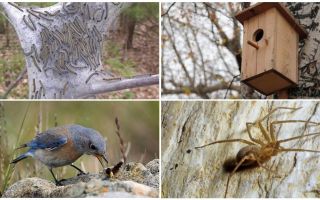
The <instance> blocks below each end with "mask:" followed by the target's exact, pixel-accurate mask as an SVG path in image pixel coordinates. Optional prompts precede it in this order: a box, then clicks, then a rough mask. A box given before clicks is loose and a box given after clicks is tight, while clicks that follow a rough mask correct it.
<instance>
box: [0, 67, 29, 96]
mask: <svg viewBox="0 0 320 200" xmlns="http://www.w3.org/2000/svg"><path fill="white" fill-rule="evenodd" d="M26 73H27V67H25V68H24V69H23V70H22V71H21V72H20V74H19V75H18V77H17V79H16V80H15V81H14V82H12V83H11V84H10V85H9V87H8V88H7V91H5V93H4V94H3V96H2V97H1V98H3V99H5V98H7V96H8V94H9V93H10V92H11V90H13V89H14V88H15V87H17V85H18V84H19V82H20V81H21V80H22V79H23V76H24V75H25V74H26Z"/></svg>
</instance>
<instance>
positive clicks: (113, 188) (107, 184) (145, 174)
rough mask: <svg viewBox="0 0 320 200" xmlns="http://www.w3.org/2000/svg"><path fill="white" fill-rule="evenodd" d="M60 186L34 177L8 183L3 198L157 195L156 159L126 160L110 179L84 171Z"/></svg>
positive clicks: (157, 161)
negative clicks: (146, 160) (84, 172)
mask: <svg viewBox="0 0 320 200" xmlns="http://www.w3.org/2000/svg"><path fill="white" fill-rule="evenodd" d="M61 184H62V185H63V186H56V185H55V184H54V183H52V182H50V181H48V180H44V179H40V178H37V177H34V178H26V179H22V180H20V181H18V182H16V183H14V184H13V185H11V186H10V187H9V188H8V189H7V190H6V191H5V192H4V194H3V197H9V198H10V197H11V198H17V197H20V198H21V197H24V198H30V197H37V198H42V197H43V198H52V197H60V198H63V197H69V198H74V197H82V198H83V197H104V198H107V197H118V198H120V197H121V198H131V197H140V198H141V197H154V198H155V197H158V195H159V189H158V186H159V160H158V159H156V160H153V161H151V162H149V163H148V164H147V165H146V167H145V166H144V165H143V164H141V163H128V164H126V165H125V166H124V167H122V168H121V170H120V171H119V172H118V174H116V175H115V176H114V177H113V178H107V177H106V176H105V175H104V174H102V173H100V174H85V175H80V176H76V177H72V178H70V179H66V180H65V181H62V182H61Z"/></svg>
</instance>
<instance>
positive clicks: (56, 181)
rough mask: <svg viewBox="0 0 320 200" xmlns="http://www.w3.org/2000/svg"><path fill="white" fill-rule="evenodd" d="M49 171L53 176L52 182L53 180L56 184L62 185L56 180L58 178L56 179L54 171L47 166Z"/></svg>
mask: <svg viewBox="0 0 320 200" xmlns="http://www.w3.org/2000/svg"><path fill="white" fill-rule="evenodd" d="M49 171H50V173H51V174H52V176H53V178H54V182H55V184H56V186H62V184H61V180H60V181H58V180H57V179H56V176H55V175H54V173H53V171H52V169H51V168H49Z"/></svg>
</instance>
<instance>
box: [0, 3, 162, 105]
mask: <svg viewBox="0 0 320 200" xmlns="http://www.w3.org/2000/svg"><path fill="white" fill-rule="evenodd" d="M18 4H19V5H21V6H31V7H47V6H50V5H53V4H54V3H51V2H41V3H40V2H37V3H35V2H34V3H22V2H20V3H18ZM117 24H118V27H117V28H116V29H115V30H113V31H112V32H111V33H110V34H109V36H108V37H105V42H104V54H103V55H102V62H103V65H104V67H105V69H106V70H109V71H111V72H112V73H114V74H115V75H116V76H133V75H137V74H146V73H152V74H155V73H159V3H133V4H132V5H131V6H130V7H129V8H127V9H125V10H124V11H123V13H122V14H121V16H120V18H119V20H118V23H117ZM158 93H159V87H158V86H149V87H142V88H134V89H130V90H129V89H127V90H123V91H117V92H112V93H108V94H101V95H98V98H125V99H132V98H140V99H141V98H143V99H150V98H158V96H159V95H158ZM0 98H14V99H18V98H19V99H21V98H28V83H27V75H26V69H25V59H24V55H23V52H22V49H21V47H20V43H19V40H18V37H17V35H16V33H15V31H14V29H13V27H11V25H10V23H9V22H8V21H7V20H6V18H5V17H4V16H3V15H0Z"/></svg>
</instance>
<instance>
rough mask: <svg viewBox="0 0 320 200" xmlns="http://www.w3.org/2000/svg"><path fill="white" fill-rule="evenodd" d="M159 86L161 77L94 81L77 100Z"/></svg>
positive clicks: (80, 93) (82, 91) (83, 90)
mask: <svg viewBox="0 0 320 200" xmlns="http://www.w3.org/2000/svg"><path fill="white" fill-rule="evenodd" d="M155 84H159V75H158V74H157V75H151V76H145V77H135V78H130V79H123V80H115V81H101V80H100V81H92V83H90V84H88V85H89V88H87V87H86V88H84V89H82V90H81V91H79V93H78V94H77V95H78V96H76V97H75V98H85V97H88V96H91V95H96V94H101V93H105V92H112V91H118V90H124V89H129V88H135V87H142V86H148V85H155Z"/></svg>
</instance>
